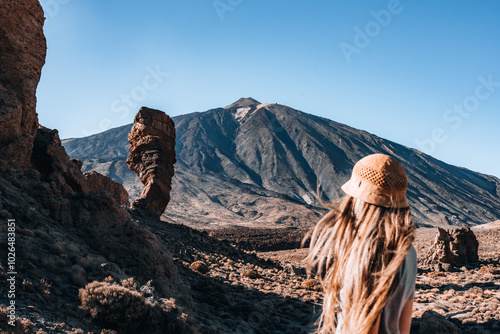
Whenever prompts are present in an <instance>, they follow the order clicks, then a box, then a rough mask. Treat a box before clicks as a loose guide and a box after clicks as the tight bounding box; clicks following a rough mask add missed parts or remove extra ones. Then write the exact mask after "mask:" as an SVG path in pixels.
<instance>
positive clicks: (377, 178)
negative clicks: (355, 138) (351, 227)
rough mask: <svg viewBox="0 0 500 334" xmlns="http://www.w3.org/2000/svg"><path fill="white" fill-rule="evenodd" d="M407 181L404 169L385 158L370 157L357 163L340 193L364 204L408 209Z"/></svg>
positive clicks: (376, 155) (395, 161) (379, 155)
mask: <svg viewBox="0 0 500 334" xmlns="http://www.w3.org/2000/svg"><path fill="white" fill-rule="evenodd" d="M407 187H408V179H407V178H406V173H405V169H404V167H403V165H401V164H400V163H399V161H397V160H396V159H394V158H392V157H390V156H388V155H385V154H372V155H369V156H366V157H364V158H363V159H361V160H359V161H358V162H357V163H356V164H355V165H354V168H353V170H352V175H351V179H350V180H349V181H347V182H346V183H345V184H344V185H343V186H342V190H343V191H344V192H345V193H346V194H347V195H350V196H352V197H355V198H358V199H360V200H362V201H365V202H367V203H371V204H375V205H379V206H383V207H387V208H407V207H408V206H409V205H408V200H407V199H406V188H407Z"/></svg>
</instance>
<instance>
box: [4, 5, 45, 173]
mask: <svg viewBox="0 0 500 334" xmlns="http://www.w3.org/2000/svg"><path fill="white" fill-rule="evenodd" d="M44 20H45V18H44V16H43V11H42V7H41V6H40V4H39V3H38V1H35V0H2V4H1V6H0V22H1V24H0V129H2V130H1V131H0V157H2V159H1V160H0V170H3V171H5V170H6V169H7V168H15V169H20V170H28V169H29V168H30V157H31V152H32V149H33V141H34V139H35V135H36V133H37V129H38V118H37V114H36V96H35V92H36V87H37V85H38V82H39V80H40V75H41V72H42V66H43V65H44V63H45V54H46V49H47V46H46V41H45V36H44V35H43V30H42V27H43V23H44Z"/></svg>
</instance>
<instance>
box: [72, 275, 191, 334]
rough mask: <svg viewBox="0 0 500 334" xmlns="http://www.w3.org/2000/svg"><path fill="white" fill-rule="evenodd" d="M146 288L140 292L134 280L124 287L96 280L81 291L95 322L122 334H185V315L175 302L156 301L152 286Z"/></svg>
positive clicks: (82, 298) (83, 307) (125, 281)
mask: <svg viewBox="0 0 500 334" xmlns="http://www.w3.org/2000/svg"><path fill="white" fill-rule="evenodd" d="M145 286H146V288H141V287H139V290H138V285H137V283H135V282H134V281H133V279H127V280H124V281H122V284H121V285H120V284H117V283H114V282H110V281H109V280H108V281H106V282H98V281H94V282H92V283H89V284H87V286H85V288H83V289H80V293H79V298H80V300H81V302H82V309H83V310H85V311H88V312H89V313H90V315H91V317H92V318H93V319H94V320H96V321H97V322H99V323H100V324H101V325H103V326H104V327H106V328H110V329H113V330H117V331H118V332H120V333H173V334H174V333H184V332H185V330H186V320H187V319H186V315H185V314H183V313H182V311H181V310H179V309H178V308H177V307H176V305H175V300H174V299H170V300H166V299H158V298H155V297H154V296H153V295H150V294H151V293H152V292H153V291H152V290H151V287H150V284H149V285H145ZM148 286H149V287H148ZM142 291H144V292H142ZM147 295H150V296H147Z"/></svg>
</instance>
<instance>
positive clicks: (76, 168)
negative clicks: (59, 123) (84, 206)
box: [31, 126, 88, 195]
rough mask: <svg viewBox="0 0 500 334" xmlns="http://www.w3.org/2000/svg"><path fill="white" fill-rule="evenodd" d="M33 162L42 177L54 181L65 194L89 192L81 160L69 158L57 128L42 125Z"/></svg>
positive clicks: (37, 135)
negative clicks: (52, 128)
mask: <svg viewBox="0 0 500 334" xmlns="http://www.w3.org/2000/svg"><path fill="white" fill-rule="evenodd" d="M31 163H32V165H33V167H35V169H36V170H38V171H39V172H40V174H41V179H42V181H44V182H47V183H53V184H54V185H55V187H56V188H57V189H59V190H61V192H62V193H63V194H70V195H76V194H87V193H88V189H87V183H86V181H85V178H84V176H83V174H82V172H81V162H80V161H79V160H77V159H69V157H68V155H67V154H66V151H65V150H64V147H62V145H61V140H60V139H59V133H58V131H57V130H51V129H48V128H46V127H43V126H40V127H39V128H38V131H37V133H36V137H35V141H34V144H33V154H32V156H31Z"/></svg>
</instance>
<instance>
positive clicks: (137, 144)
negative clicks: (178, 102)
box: [127, 107, 176, 217]
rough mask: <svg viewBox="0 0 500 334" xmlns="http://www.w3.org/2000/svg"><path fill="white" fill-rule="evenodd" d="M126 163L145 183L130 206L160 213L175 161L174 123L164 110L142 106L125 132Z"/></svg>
mask: <svg viewBox="0 0 500 334" xmlns="http://www.w3.org/2000/svg"><path fill="white" fill-rule="evenodd" d="M128 141H129V143H130V148H129V150H130V156H129V157H128V158H127V164H128V166H129V168H130V169H131V170H133V171H134V172H136V173H137V175H138V176H139V178H140V179H141V182H142V183H143V184H144V185H145V188H144V190H143V191H142V194H141V196H140V197H139V198H137V199H136V200H134V201H133V202H132V206H133V207H136V208H141V209H144V210H146V211H148V212H150V213H152V214H153V215H154V216H156V217H160V216H161V214H162V213H163V212H164V211H165V208H166V207H167V204H168V202H169V201H170V190H171V189H172V177H173V176H174V163H175V161H176V160H175V125H174V122H173V121H172V119H171V118H170V117H169V116H167V115H166V114H165V113H164V112H162V111H159V110H154V109H149V108H146V107H142V108H141V110H139V112H138V113H137V115H136V116H135V120H134V126H133V127H132V129H131V130H130V133H129V135H128Z"/></svg>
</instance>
